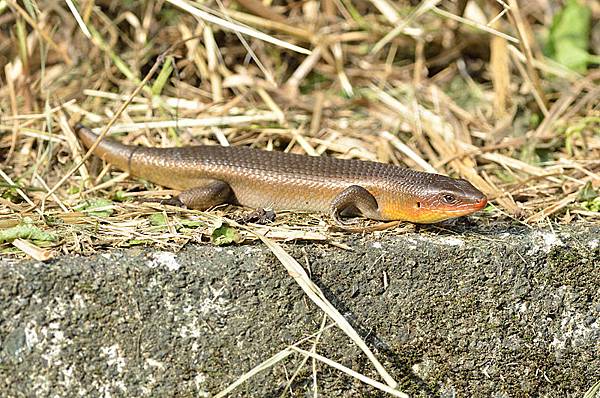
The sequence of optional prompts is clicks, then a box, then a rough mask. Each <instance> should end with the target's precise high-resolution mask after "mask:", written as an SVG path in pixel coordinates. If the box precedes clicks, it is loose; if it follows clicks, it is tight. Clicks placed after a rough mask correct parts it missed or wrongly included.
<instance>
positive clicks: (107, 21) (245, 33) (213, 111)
mask: <svg viewBox="0 0 600 398" xmlns="http://www.w3.org/2000/svg"><path fill="white" fill-rule="evenodd" d="M169 3H170V4H169ZM0 4H2V6H3V9H2V12H1V13H0V19H2V21H3V26H4V28H3V29H2V30H0V43H1V44H0V62H1V64H2V66H3V67H2V74H1V75H0V78H1V79H2V81H3V82H4V83H5V84H3V85H2V87H1V88H0V112H1V114H2V117H1V118H0V133H1V134H2V135H1V136H0V150H1V154H2V159H1V160H2V162H3V165H4V166H3V173H2V174H1V177H2V180H3V181H2V182H3V183H2V185H1V186H0V190H1V192H0V193H1V194H2V198H1V199H0V217H2V218H1V221H0V223H1V224H2V225H1V226H2V227H8V226H11V225H14V224H18V223H19V222H21V220H22V218H23V217H29V218H30V219H31V220H32V223H33V224H34V225H36V226H38V227H39V228H40V229H42V230H45V231H50V232H52V233H54V234H55V235H56V237H57V239H58V240H57V241H56V242H58V246H55V248H59V249H60V250H61V251H63V252H80V251H87V250H91V249H93V247H94V246H95V245H106V244H109V245H120V246H122V245H130V244H138V243H140V242H153V243H159V244H161V245H166V246H179V245H181V244H183V243H185V242H187V241H189V240H199V239H203V236H207V235H209V234H210V232H211V231H212V229H213V228H214V225H213V224H211V223H210V222H204V221H202V220H203V216H202V214H199V213H198V212H188V211H183V210H181V209H175V208H169V207H160V206H158V207H157V206H154V205H148V204H141V203H140V202H129V201H124V202H120V201H112V202H111V203H109V207H110V211H109V212H105V213H103V214H102V215H101V216H100V217H93V216H90V214H89V213H85V212H79V213H77V212H75V211H74V210H76V209H77V208H78V207H86V206H85V202H84V201H85V200H89V199H94V198H113V199H114V198H119V200H123V199H127V198H130V197H134V198H138V199H140V198H147V197H157V196H158V197H161V195H163V194H168V193H169V191H164V192H162V191H157V190H156V189H155V188H154V187H150V186H148V185H147V184H144V183H140V182H139V181H137V180H134V179H129V178H127V177H126V176H125V175H123V174H122V173H120V172H119V171H116V170H112V169H109V168H107V167H105V166H104V167H102V166H101V165H100V167H98V166H99V165H98V164H97V162H96V163H95V164H94V163H89V162H84V160H85V159H87V158H88V157H90V156H89V154H85V152H84V151H82V149H81V147H80V146H79V144H78V143H77V140H76V138H75V136H74V135H73V133H72V131H71V128H70V125H71V124H72V123H73V120H67V117H66V115H67V114H68V115H74V116H73V117H72V119H79V118H83V120H84V122H85V123H87V124H89V125H92V126H98V129H97V131H99V132H103V133H105V134H117V135H118V137H117V139H120V140H122V141H124V142H127V143H134V144H140V145H149V146H170V145H187V144H192V143H203V144H221V145H252V146H255V147H260V148H265V149H269V150H270V149H275V150H285V151H290V152H296V153H306V154H309V155H327V156H338V157H343V158H359V159H367V160H377V161H382V162H392V163H395V164H400V165H406V166H408V167H413V168H416V169H421V170H426V171H438V172H441V173H446V174H450V175H452V176H456V177H463V178H467V179H469V180H470V181H472V182H473V183H474V184H475V185H476V186H477V187H479V188H480V189H481V190H482V191H484V192H485V193H486V194H487V195H488V196H489V197H490V198H491V199H492V205H491V206H490V207H489V208H488V211H487V212H486V216H485V217H486V218H489V219H491V220H493V219H495V218H496V217H511V218H513V219H516V220H519V221H521V222H524V223H527V224H534V223H537V222H544V221H546V220H547V219H551V220H553V221H558V222H564V223H569V222H572V221H575V220H587V221H591V222H597V220H598V218H599V216H598V212H597V211H591V210H590V209H589V208H586V207H585V204H583V205H582V203H581V202H582V199H581V198H582V191H583V190H584V189H585V190H586V192H589V191H590V189H598V187H600V175H599V170H600V161H599V160H598V159H600V136H599V135H598V130H599V125H600V123H599V118H600V111H599V109H598V97H599V94H600V88H599V87H598V85H597V82H598V80H600V72H599V71H598V70H597V69H596V70H594V69H591V70H590V71H589V72H588V73H587V75H586V76H580V75H578V74H576V73H575V72H571V71H569V70H567V69H565V68H563V67H561V66H560V65H557V64H556V63H554V62H552V61H550V60H548V59H547V58H545V57H544V56H543V55H542V53H541V52H540V47H541V44H540V43H539V42H537V41H535V38H536V37H539V36H540V35H541V34H542V33H543V32H544V30H545V29H546V30H547V25H548V22H549V20H550V17H551V15H550V14H549V13H548V12H544V11H540V9H537V8H536V7H533V6H529V7H526V8H521V7H520V6H519V4H518V3H517V2H515V1H511V2H508V3H506V4H505V3H498V4H496V5H493V4H488V5H487V6H486V7H484V8H479V7H478V6H477V5H476V4H475V3H474V2H457V4H451V3H448V4H441V3H440V2H437V1H428V2H423V3H421V4H420V5H419V6H418V7H416V8H411V7H410V6H409V5H408V4H402V3H401V4H400V5H397V4H392V3H389V2H387V1H381V0H378V1H373V2H372V3H369V2H354V3H353V2H331V1H324V2H323V3H322V4H319V3H316V2H310V1H309V2H305V3H298V4H295V5H293V6H289V7H284V6H278V5H272V6H266V5H264V4H263V3H261V2H257V1H255V0H246V1H240V2H239V3H229V4H222V3H220V2H218V1H217V2H216V3H214V4H212V6H211V7H210V8H209V7H207V6H202V7H200V6H198V7H196V6H197V5H194V4H193V3H189V2H185V1H181V0H173V1H169V2H167V3H162V2H160V3H155V2H150V3H147V4H145V5H144V6H142V5H138V4H137V3H134V4H133V5H132V6H131V7H129V8H128V7H126V6H123V5H120V4H119V3H111V2H104V3H102V2H98V3H94V2H82V3H81V4H79V5H75V4H73V3H71V2H67V5H65V6H64V8H57V7H51V8H47V9H46V8H44V5H43V4H36V3H33V2H25V3H24V6H23V5H21V4H20V3H16V2H14V1H12V0H10V1H7V2H0ZM465 4H466V6H467V7H466V11H465V12H464V13H462V14H461V13H460V11H461V9H462V8H464V5H465ZM319 7H320V8H319ZM595 12H598V10H597V9H596V10H595ZM191 14H193V15H194V16H195V17H196V18H195V17H194V16H192V15H191ZM596 16H597V15H596ZM394 26H395V28H394ZM307 50H308V51H307ZM307 52H308V53H309V54H308V55H307V54H305V53H307ZM63 110H66V111H67V112H68V113H64V112H63ZM111 125H112V128H111V129H110V131H108V130H107V129H106V128H105V127H107V126H111ZM124 132H127V133H129V134H127V135H122V134H118V133H124ZM77 166H80V167H77ZM90 167H93V168H92V169H90ZM94 167H95V168H94ZM586 184H587V185H586ZM88 207H89V206H88ZM156 214H163V215H164V220H163V221H164V223H163V224H164V225H155V226H154V228H149V227H150V226H152V221H151V220H150V218H151V216H153V215H156ZM217 214H221V213H219V211H217ZM227 214H229V211H227ZM185 224H188V225H189V224H199V225H200V224H201V225H203V226H204V228H198V227H197V226H196V225H194V228H184V226H185ZM259 228H261V229H262V230H263V231H265V230H266V231H268V232H269V234H271V236H273V237H276V238H282V239H307V238H308V239H329V238H334V239H335V235H331V231H330V230H329V229H328V224H327V219H326V218H325V217H321V216H307V217H300V218H298V217H297V216H296V215H284V216H283V217H280V218H279V219H278V220H277V223H276V224H275V225H272V226H268V227H259ZM98 231H100V233H98ZM247 237H248V238H250V235H247ZM132 238H133V239H132ZM56 242H55V243H54V244H55V245H56V244H57V243H56ZM2 248H3V249H4V252H7V251H9V252H10V251H11V249H10V248H9V247H8V246H6V244H5V245H4V246H3V247H2Z"/></svg>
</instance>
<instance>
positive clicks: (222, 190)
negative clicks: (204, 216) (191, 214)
mask: <svg viewBox="0 0 600 398" xmlns="http://www.w3.org/2000/svg"><path fill="white" fill-rule="evenodd" d="M177 199H179V200H180V201H181V203H183V204H184V205H185V206H186V207H188V208H190V209H196V210H206V209H208V208H211V207H214V206H217V205H220V204H223V203H232V200H233V191H232V190H231V187H230V186H229V184H227V183H226V182H224V181H221V180H211V179H205V180H200V181H198V185H197V186H195V187H193V188H190V189H186V190H185V191H183V192H181V193H180V194H179V196H177Z"/></svg>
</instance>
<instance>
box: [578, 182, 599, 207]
mask: <svg viewBox="0 0 600 398" xmlns="http://www.w3.org/2000/svg"><path fill="white" fill-rule="evenodd" d="M597 197H598V192H596V191H595V190H594V187H593V186H592V183H591V182H590V181H588V182H587V183H586V184H585V185H584V187H583V188H581V191H579V194H578V195H577V199H579V201H581V202H583V201H588V200H593V199H596V198H597Z"/></svg>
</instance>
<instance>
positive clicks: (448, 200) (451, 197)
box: [443, 193, 456, 203]
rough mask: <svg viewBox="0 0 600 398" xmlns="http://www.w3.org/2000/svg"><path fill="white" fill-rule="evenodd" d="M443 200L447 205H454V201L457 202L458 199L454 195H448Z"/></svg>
mask: <svg viewBox="0 0 600 398" xmlns="http://www.w3.org/2000/svg"><path fill="white" fill-rule="evenodd" d="M443 199H444V202H446V203H454V201H455V200H456V197H455V196H454V195H451V194H449V193H447V194H445V195H444V196H443Z"/></svg>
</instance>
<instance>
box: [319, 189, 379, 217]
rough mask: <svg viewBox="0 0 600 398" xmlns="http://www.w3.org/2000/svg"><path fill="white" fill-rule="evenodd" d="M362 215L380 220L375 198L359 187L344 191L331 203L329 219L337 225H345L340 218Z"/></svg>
mask: <svg viewBox="0 0 600 398" xmlns="http://www.w3.org/2000/svg"><path fill="white" fill-rule="evenodd" d="M356 215H362V216H363V217H366V218H371V219H375V220H379V219H381V216H380V214H379V205H378V204H377V200H376V199H375V197H374V196H373V195H372V194H371V193H370V192H369V191H367V190H366V189H365V188H363V187H361V186H359V185H351V186H349V187H348V188H346V189H344V190H343V191H342V192H340V194H339V195H338V196H336V197H335V198H334V199H333V201H332V202H331V218H333V220H334V221H335V222H336V224H338V225H347V224H348V222H346V221H344V220H342V218H341V216H356Z"/></svg>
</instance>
